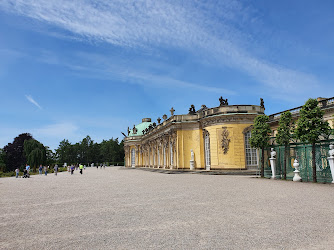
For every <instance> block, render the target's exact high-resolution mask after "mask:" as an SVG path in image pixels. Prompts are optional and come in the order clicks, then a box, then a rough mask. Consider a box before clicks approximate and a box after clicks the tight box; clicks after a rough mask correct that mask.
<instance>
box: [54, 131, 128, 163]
mask: <svg viewBox="0 0 334 250" xmlns="http://www.w3.org/2000/svg"><path fill="white" fill-rule="evenodd" d="M56 155H57V158H58V163H60V164H63V163H65V162H66V163H67V164H76V163H82V164H86V165H88V164H89V163H92V162H95V163H97V162H115V163H116V162H123V161H124V149H123V141H122V142H121V143H119V142H118V138H116V139H113V138H111V139H110V140H103V141H102V142H101V143H95V142H94V141H93V140H92V139H91V138H90V136H86V137H85V138H84V139H83V140H82V141H81V142H79V143H75V144H71V143H70V142H69V141H68V140H63V141H61V142H60V144H59V147H58V148H57V149H56Z"/></svg>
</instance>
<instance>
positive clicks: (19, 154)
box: [3, 133, 33, 171]
mask: <svg viewBox="0 0 334 250" xmlns="http://www.w3.org/2000/svg"><path fill="white" fill-rule="evenodd" d="M30 139H33V137H32V136H31V134H29V133H23V134H20V135H19V136H17V137H15V138H14V141H13V143H8V144H7V145H6V146H5V147H4V149H3V151H4V153H5V159H4V161H5V164H6V171H14V170H15V169H16V168H17V167H19V168H21V169H22V168H23V167H24V165H25V164H26V157H25V155H24V141H25V140H30Z"/></svg>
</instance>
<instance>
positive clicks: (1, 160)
mask: <svg viewBox="0 0 334 250" xmlns="http://www.w3.org/2000/svg"><path fill="white" fill-rule="evenodd" d="M5 156H6V155H5V152H4V151H3V149H2V148H0V171H2V172H6V164H5Z"/></svg>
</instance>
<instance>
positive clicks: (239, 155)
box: [124, 97, 264, 170]
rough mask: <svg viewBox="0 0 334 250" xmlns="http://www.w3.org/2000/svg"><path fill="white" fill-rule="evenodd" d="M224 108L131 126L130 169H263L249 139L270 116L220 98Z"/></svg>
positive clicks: (126, 145)
mask: <svg viewBox="0 0 334 250" xmlns="http://www.w3.org/2000/svg"><path fill="white" fill-rule="evenodd" d="M219 101H220V105H219V107H214V108H207V107H206V106H205V105H202V107H201V109H199V110H197V111H196V110H195V107H194V106H193V105H191V107H190V109H189V113H188V114H183V115H175V114H174V112H175V110H174V109H173V108H172V109H171V110H170V117H167V115H163V120H162V121H161V120H160V118H158V119H157V122H152V120H151V119H150V118H144V119H143V120H142V123H140V124H138V125H136V126H133V128H132V129H129V128H128V136H127V137H126V138H125V140H124V149H125V166H126V167H151V168H164V169H191V170H195V169H202V170H204V169H206V170H211V169H250V168H253V167H254V168H256V167H257V165H258V155H257V150H256V149H253V148H251V147H250V143H249V138H250V131H251V127H252V124H253V121H254V118H255V117H256V116H258V115H260V114H264V105H263V100H262V99H261V104H260V105H228V100H227V99H223V98H222V97H221V98H220V99H219Z"/></svg>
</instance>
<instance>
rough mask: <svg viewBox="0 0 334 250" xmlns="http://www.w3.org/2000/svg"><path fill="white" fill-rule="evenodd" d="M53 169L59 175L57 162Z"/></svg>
mask: <svg viewBox="0 0 334 250" xmlns="http://www.w3.org/2000/svg"><path fill="white" fill-rule="evenodd" d="M53 170H54V172H55V175H57V173H58V165H57V164H56V165H55V166H54V168H53Z"/></svg>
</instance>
